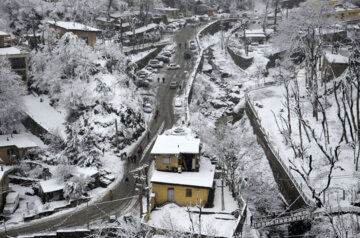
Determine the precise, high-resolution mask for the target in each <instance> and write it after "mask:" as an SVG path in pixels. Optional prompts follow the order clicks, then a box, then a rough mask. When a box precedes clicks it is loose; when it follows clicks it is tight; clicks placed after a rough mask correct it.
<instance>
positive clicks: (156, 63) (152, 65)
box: [149, 59, 164, 68]
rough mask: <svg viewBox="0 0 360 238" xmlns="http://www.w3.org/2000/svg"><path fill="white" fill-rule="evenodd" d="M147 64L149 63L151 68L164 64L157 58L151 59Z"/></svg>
mask: <svg viewBox="0 0 360 238" xmlns="http://www.w3.org/2000/svg"><path fill="white" fill-rule="evenodd" d="M149 65H150V66H151V67H152V68H162V67H163V65H164V62H162V61H159V60H157V59H153V60H150V62H149Z"/></svg>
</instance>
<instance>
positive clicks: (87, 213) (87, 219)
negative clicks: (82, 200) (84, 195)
mask: <svg viewBox="0 0 360 238" xmlns="http://www.w3.org/2000/svg"><path fill="white" fill-rule="evenodd" d="M86 221H87V229H88V230H90V224H89V201H87V202H86Z"/></svg>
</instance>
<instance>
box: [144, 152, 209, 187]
mask: <svg viewBox="0 0 360 238" xmlns="http://www.w3.org/2000/svg"><path fill="white" fill-rule="evenodd" d="M214 174H215V166H214V165H212V164H211V162H210V160H208V159H201V160H200V168H199V172H182V173H174V172H164V171H158V170H154V171H153V176H152V178H151V182H152V183H165V184H178V185H187V186H194V187H205V188H211V187H212V186H213V182H214Z"/></svg>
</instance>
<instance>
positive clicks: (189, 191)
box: [185, 188, 192, 198]
mask: <svg viewBox="0 0 360 238" xmlns="http://www.w3.org/2000/svg"><path fill="white" fill-rule="evenodd" d="M185 197H187V198H191V197H192V189H191V188H187V189H186V190H185Z"/></svg>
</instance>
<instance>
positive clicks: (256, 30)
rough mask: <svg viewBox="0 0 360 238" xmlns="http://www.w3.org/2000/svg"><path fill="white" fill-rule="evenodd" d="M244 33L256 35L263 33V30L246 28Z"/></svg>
mask: <svg viewBox="0 0 360 238" xmlns="http://www.w3.org/2000/svg"><path fill="white" fill-rule="evenodd" d="M245 34H246V35H249V34H254V35H255V34H258V35H264V34H265V33H264V31H263V30H262V29H252V30H246V31H245Z"/></svg>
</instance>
